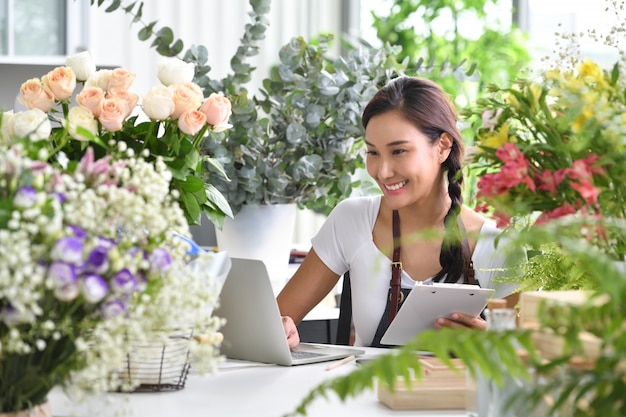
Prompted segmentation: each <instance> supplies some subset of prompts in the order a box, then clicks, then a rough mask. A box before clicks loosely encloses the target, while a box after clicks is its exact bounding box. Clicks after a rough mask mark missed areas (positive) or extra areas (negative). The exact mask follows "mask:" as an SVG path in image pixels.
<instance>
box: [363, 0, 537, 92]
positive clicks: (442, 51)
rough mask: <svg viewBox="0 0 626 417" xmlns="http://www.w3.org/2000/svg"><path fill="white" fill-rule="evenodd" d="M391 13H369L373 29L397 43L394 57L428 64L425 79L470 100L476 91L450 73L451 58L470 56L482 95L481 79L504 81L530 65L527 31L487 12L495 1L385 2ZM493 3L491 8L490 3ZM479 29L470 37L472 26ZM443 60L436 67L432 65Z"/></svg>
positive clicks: (421, 0) (385, 40) (497, 82)
mask: <svg viewBox="0 0 626 417" xmlns="http://www.w3.org/2000/svg"><path fill="white" fill-rule="evenodd" d="M386 3H388V4H390V7H388V10H389V14H388V15H386V16H378V15H376V14H375V13H374V12H371V14H372V17H373V19H374V24H373V26H374V28H375V29H376V31H377V36H378V38H379V39H380V40H382V41H383V42H385V43H390V44H391V45H398V46H401V48H402V49H401V51H400V53H399V55H398V60H399V61H403V60H404V59H408V60H409V62H410V63H416V62H418V61H419V60H422V59H424V60H426V61H427V62H430V68H431V70H435V69H439V70H440V71H439V72H432V73H431V74H430V75H429V78H430V79H432V80H433V81H435V82H437V83H439V84H440V85H441V86H442V87H444V89H445V90H446V91H447V92H449V93H450V94H452V95H453V96H455V97H457V96H464V97H465V103H464V104H467V103H469V102H472V101H473V99H474V98H475V94H476V92H474V91H464V90H463V89H464V88H466V87H467V86H466V85H463V84H462V83H459V82H458V81H459V80H458V79H457V78H455V77H451V76H450V75H453V74H454V73H453V72H451V71H450V70H451V68H450V64H449V63H450V62H452V63H454V62H455V61H456V62H460V61H462V60H464V59H471V60H472V62H474V63H476V66H477V70H478V73H479V74H480V78H476V80H477V81H478V82H479V83H478V85H477V86H476V87H477V89H476V91H477V94H478V95H479V96H480V94H481V92H482V87H483V86H484V84H485V83H496V84H507V83H508V82H509V81H510V80H512V79H514V78H515V77H516V76H517V74H518V72H519V71H520V70H521V69H522V68H523V67H524V66H525V65H527V64H528V62H529V60H530V56H529V54H528V52H527V50H526V45H525V39H524V38H525V35H524V34H523V33H522V32H521V31H520V30H518V29H516V28H514V27H513V28H511V27H504V24H502V23H501V22H499V21H498V20H496V19H494V17H493V15H488V10H490V8H491V10H494V9H495V8H496V6H497V5H498V3H500V4H502V2H501V1H500V2H499V1H498V0H462V1H446V2H435V1H431V0H412V1H404V0H393V1H391V0H388V1H387V2H386ZM490 6H491V7H490ZM477 26H478V27H480V29H478V30H479V31H480V33H479V34H477V35H476V36H472V35H470V34H471V33H472V32H474V31H475V30H476V29H475V28H476V27H477ZM441 62H443V63H444V64H443V65H441V66H439V65H435V63H441Z"/></svg>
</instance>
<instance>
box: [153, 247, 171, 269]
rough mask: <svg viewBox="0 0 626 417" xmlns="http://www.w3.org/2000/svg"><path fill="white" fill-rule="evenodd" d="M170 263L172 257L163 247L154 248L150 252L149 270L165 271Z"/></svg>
mask: <svg viewBox="0 0 626 417" xmlns="http://www.w3.org/2000/svg"><path fill="white" fill-rule="evenodd" d="M171 264H172V258H171V257H170V254H169V252H168V251H166V250H165V249H163V248H156V249H155V250H154V251H153V252H152V253H151V254H150V271H151V272H153V273H155V272H159V273H164V272H167V270H168V269H169V267H170V265H171Z"/></svg>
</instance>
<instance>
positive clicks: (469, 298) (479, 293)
mask: <svg viewBox="0 0 626 417" xmlns="http://www.w3.org/2000/svg"><path fill="white" fill-rule="evenodd" d="M494 292H495V290H494V289H491V288H481V287H479V286H478V285H467V284H451V283H433V282H432V281H430V282H427V283H423V282H417V283H416V284H415V286H414V287H413V289H412V290H411V292H410V293H409V295H408V296H407V298H406V300H404V303H403V304H402V308H400V310H398V314H397V315H396V317H395V318H394V319H393V321H392V322H391V324H390V325H389V328H388V329H387V331H386V332H385V334H384V335H383V337H382V338H381V339H380V343H382V344H385V345H404V344H405V343H407V342H409V341H411V340H412V339H414V338H415V337H416V336H417V334H418V333H420V332H422V331H424V330H427V329H434V328H435V327H434V326H435V320H437V319H438V318H439V317H447V318H450V316H451V314H452V313H454V312H459V313H464V314H468V315H471V316H478V315H479V314H480V312H481V311H483V309H484V308H485V306H486V305H487V299H489V298H490V297H491V296H492V295H493V293H494Z"/></svg>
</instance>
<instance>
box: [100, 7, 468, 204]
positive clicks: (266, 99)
mask: <svg viewBox="0 0 626 417" xmlns="http://www.w3.org/2000/svg"><path fill="white" fill-rule="evenodd" d="M100 3H106V2H104V1H102V2H100ZM92 4H93V1H92ZM140 4H142V2H136V3H134V4H133V7H131V6H128V7H127V8H125V9H124V10H125V11H126V12H127V13H131V14H133V13H134V14H135V19H134V20H135V21H137V22H140V21H141V10H142V9H141V6H138V5H140ZM250 5H251V8H252V12H251V13H250V16H251V21H252V22H251V23H249V24H247V25H246V27H245V32H244V35H243V37H242V38H241V44H240V46H239V48H238V49H237V51H236V53H235V55H234V56H233V57H232V58H231V61H230V62H231V68H232V73H231V74H228V75H227V76H225V77H224V78H223V79H221V80H215V79H212V78H210V77H209V75H208V73H209V71H210V67H209V66H207V64H206V62H207V57H208V51H207V49H206V48H205V47H204V46H202V45H200V46H197V45H194V46H192V47H191V48H189V49H188V50H187V51H186V52H185V53H184V55H183V59H184V60H185V61H187V62H192V63H194V64H195V65H196V82H197V83H198V84H199V85H200V86H202V88H203V89H204V90H205V94H210V93H223V94H225V95H226V96H227V97H228V98H229V99H230V100H231V101H232V103H233V114H232V117H231V123H232V124H233V128H232V129H230V130H229V131H228V132H227V133H223V134H212V135H211V139H210V140H209V141H207V143H206V146H205V150H206V151H207V152H208V153H209V154H211V155H213V156H214V157H215V158H216V159H217V160H218V161H219V162H220V163H221V164H222V165H223V167H224V170H225V171H226V174H227V177H228V179H225V178H223V177H222V176H221V175H220V173H219V172H218V171H216V170H215V169H213V168H210V169H209V171H210V174H209V175H208V177H207V178H208V181H209V182H210V183H212V184H215V186H216V187H217V188H218V189H219V190H220V191H221V192H222V193H223V194H224V195H225V196H226V198H227V200H228V202H229V203H230V205H231V207H232V209H233V212H234V213H237V212H238V211H239V210H240V208H241V206H242V205H244V204H280V203H297V204H298V205H299V206H300V207H306V208H310V209H313V210H316V211H318V212H328V211H330V210H331V209H332V208H333V207H334V206H335V204H336V203H337V202H338V201H340V200H342V199H343V198H345V197H347V196H349V195H350V194H351V192H352V190H353V188H354V187H357V186H359V184H360V181H359V180H357V179H355V178H354V176H353V174H354V173H355V170H356V169H357V168H360V167H363V166H364V159H363V152H364V150H363V147H362V141H361V139H362V136H363V132H362V128H361V123H360V112H361V110H362V108H363V106H364V105H365V104H366V103H367V101H368V100H369V99H370V98H371V97H372V95H373V94H374V93H375V92H376V91H377V89H378V88H379V87H380V86H381V85H382V84H384V83H386V82H387V81H388V80H389V79H390V78H392V77H394V76H397V75H398V74H400V73H402V72H403V71H407V72H417V71H418V70H419V69H420V68H422V69H423V68H424V67H423V65H422V64H419V65H416V66H415V67H414V68H408V67H407V66H406V65H405V64H401V63H398V62H396V60H395V59H394V56H395V55H396V54H397V52H398V51H397V50H396V49H395V48H391V47H390V46H388V45H386V46H384V47H382V48H379V49H374V48H372V47H366V46H364V45H361V46H360V47H358V48H355V49H353V50H351V52H350V53H349V54H347V55H346V56H343V57H339V58H336V59H331V58H329V57H328V48H329V45H330V42H331V41H332V39H333V36H332V35H321V36H320V37H319V38H318V39H317V40H315V41H314V42H310V43H307V42H306V41H305V40H304V39H303V38H301V37H298V38H294V39H292V40H291V41H290V42H289V43H287V44H286V45H284V46H283V47H282V48H281V50H280V53H279V57H278V59H279V62H278V63H277V65H276V66H275V67H274V68H273V69H272V71H271V74H270V75H269V77H267V78H265V79H264V80H263V87H262V88H261V90H260V91H259V92H258V93H257V94H256V95H253V94H251V93H250V92H249V91H248V90H247V88H246V84H247V83H248V82H249V81H250V75H251V73H252V71H253V70H254V68H253V67H252V66H251V65H250V64H249V59H250V58H251V57H253V56H255V55H257V54H259V53H260V47H259V44H260V41H261V40H263V38H264V34H265V31H266V29H267V26H268V22H267V18H266V15H267V14H268V13H269V8H270V0H251V1H250ZM112 7H113V5H112V6H111V7H109V9H111V8H112ZM117 7H121V6H120V4H119V2H118V4H117ZM133 8H134V9H133ZM155 24H156V22H152V23H148V24H144V27H143V28H142V29H141V30H140V31H139V38H140V39H142V40H148V39H152V38H153V42H152V46H153V47H155V48H156V49H157V51H158V52H159V53H160V54H162V55H176V54H180V53H181V51H182V50H183V46H182V42H181V41H180V40H174V38H173V36H172V31H171V29H169V28H167V27H165V28H163V29H160V30H158V31H156V32H155V31H154V28H155ZM164 34H168V36H164ZM453 70H454V71H455V72H456V73H457V74H459V76H463V75H465V72H464V70H463V69H462V68H461V65H459V66H457V67H455V68H453ZM467 73H468V76H470V75H471V73H472V69H471V68H470V69H469V70H468V71H467Z"/></svg>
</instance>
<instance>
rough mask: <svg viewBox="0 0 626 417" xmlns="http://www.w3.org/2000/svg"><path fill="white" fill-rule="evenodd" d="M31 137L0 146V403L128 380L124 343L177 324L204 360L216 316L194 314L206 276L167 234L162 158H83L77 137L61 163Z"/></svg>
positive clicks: (11, 407) (169, 219)
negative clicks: (70, 157)
mask: <svg viewBox="0 0 626 417" xmlns="http://www.w3.org/2000/svg"><path fill="white" fill-rule="evenodd" d="M31 145H32V142H31V141H30V140H29V139H28V138H13V144H12V145H11V146H4V145H3V146H1V148H0V265H1V266H0V392H2V396H1V397H0V411H1V412H10V411H19V410H22V409H27V408H30V407H32V406H34V405H37V404H40V403H41V402H43V401H44V400H45V398H46V395H47V393H48V392H49V391H50V390H51V389H52V388H53V387H54V386H56V385H62V386H66V387H68V388H73V389H75V390H78V392H81V391H89V392H96V393H98V392H103V391H105V390H112V389H117V388H123V389H127V388H131V387H133V386H135V385H136V384H137V383H138V381H136V380H134V379H133V378H131V379H125V380H123V379H120V378H119V377H118V374H117V371H119V370H121V369H123V366H124V359H125V357H126V354H127V352H129V348H130V347H131V346H133V343H136V342H145V341H148V340H152V341H156V342H158V341H160V340H161V338H162V337H164V336H158V337H157V336H155V332H158V331H164V332H166V331H167V329H171V328H174V327H177V326H181V325H184V326H187V327H189V328H190V329H193V330H194V331H196V332H202V333H206V334H207V340H208V341H210V343H207V344H206V345H205V346H202V347H199V346H198V348H199V349H200V350H201V351H202V352H203V353H202V355H201V356H200V357H201V361H202V363H203V367H204V368H205V369H207V367H210V366H214V364H215V362H216V358H217V356H218V354H219V350H218V346H217V345H218V344H219V343H218V341H219V339H218V338H215V337H214V334H215V332H216V330H217V328H218V327H219V326H220V325H221V320H220V319H219V318H216V317H210V315H209V314H205V313H203V312H206V313H208V311H209V309H210V308H211V307H213V306H214V305H215V304H216V302H217V293H216V291H215V290H214V286H213V281H212V279H213V277H211V276H210V274H209V273H208V272H207V271H206V268H202V269H192V267H190V266H189V265H188V261H189V255H187V251H188V250H189V246H188V244H187V243H186V242H185V240H183V239H180V238H179V237H177V236H176V235H175V234H174V232H176V233H179V234H180V235H182V236H184V237H187V238H188V237H189V236H190V233H189V226H188V224H187V221H186V219H185V216H184V214H183V212H182V210H181V209H180V207H179V205H178V203H177V201H176V200H175V199H173V198H172V196H171V194H170V180H171V173H170V171H169V170H168V168H167V166H166V165H165V163H164V162H163V161H162V159H161V158H157V159H156V160H155V161H154V162H147V161H145V160H144V159H142V158H137V157H134V156H131V155H128V153H119V154H115V155H113V154H111V155H109V156H106V157H104V158H101V159H98V160H95V159H94V152H93V150H92V148H87V150H86V153H85V155H84V156H83V157H82V159H80V160H79V161H71V162H70V163H69V164H68V167H67V168H61V167H59V166H58V165H53V164H50V163H47V162H45V161H41V160H38V159H36V157H34V156H33V154H38V153H40V152H39V151H38V149H37V148H36V147H34V146H32V147H31ZM29 155H31V156H29ZM200 261H201V262H203V263H204V265H208V262H210V261H211V255H209V254H207V255H206V256H203V257H202V258H201V260H200ZM195 345H196V344H195V342H193V340H192V341H190V344H189V347H190V349H191V348H192V347H194V346H195Z"/></svg>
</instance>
